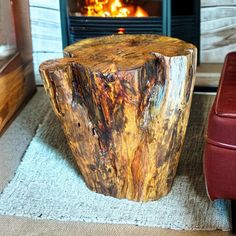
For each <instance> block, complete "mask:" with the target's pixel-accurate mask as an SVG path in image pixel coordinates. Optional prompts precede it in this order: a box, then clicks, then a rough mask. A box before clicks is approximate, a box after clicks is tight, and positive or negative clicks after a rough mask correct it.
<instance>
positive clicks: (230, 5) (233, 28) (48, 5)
mask: <svg viewBox="0 0 236 236" xmlns="http://www.w3.org/2000/svg"><path fill="white" fill-rule="evenodd" d="M29 3H30V17H31V31H32V42H33V58H34V69H35V75H36V82H37V84H41V79H40V78H39V74H38V67H39V64H40V63H41V62H42V61H44V60H47V59H53V58H59V57H62V37H61V24H60V12H59V0H29ZM233 50H234V51H236V0H224V1H219V0H201V63H221V62H223V60H224V57H225V55H226V54H227V53H228V52H229V51H233Z"/></svg>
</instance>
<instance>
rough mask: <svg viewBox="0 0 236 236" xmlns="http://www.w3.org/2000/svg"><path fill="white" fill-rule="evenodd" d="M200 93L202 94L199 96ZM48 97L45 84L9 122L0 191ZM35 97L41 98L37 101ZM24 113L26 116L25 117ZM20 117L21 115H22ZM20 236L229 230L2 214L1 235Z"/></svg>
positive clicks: (220, 235) (210, 234)
mask: <svg viewBox="0 0 236 236" xmlns="http://www.w3.org/2000/svg"><path fill="white" fill-rule="evenodd" d="M198 97H199V96H198ZM205 98H206V99H207V103H212V101H213V96H212V95H209V96H206V95H205ZM45 99H47V98H46V97H45V93H44V91H43V89H42V88H39V89H38V92H37V93H36V95H35V96H34V97H33V99H32V100H31V101H30V102H29V104H28V105H27V106H26V107H25V109H24V110H23V111H22V112H21V113H20V115H19V116H18V117H17V118H16V119H15V120H14V122H13V123H12V124H11V125H10V127H9V128H8V130H7V131H6V132H5V133H4V135H3V136H2V137H1V139H0V150H1V154H0V163H1V165H0V192H1V191H2V190H3V188H4V187H5V186H6V184H7V183H8V182H9V181H10V180H11V178H12V177H13V176H14V172H15V170H16V169H17V167H18V165H19V162H20V160H21V157H22V155H23V153H24V151H25V150H26V148H27V146H28V145H29V143H30V141H31V138H32V137H33V136H34V134H35V130H36V129H37V127H38V125H39V124H40V122H41V121H42V119H43V117H44V114H45V111H46V110H47V109H50V108H49V107H47V106H43V101H44V100H45ZM35 101H39V102H37V103H36V105H35ZM34 110H39V111H40V112H39V113H38V118H37V119H36V120H33V122H32V121H31V123H32V125H30V126H29V125H27V120H25V119H30V117H28V118H27V116H26V114H25V111H27V112H33V111H34ZM22 117H23V119H22ZM20 118H21V119H20ZM2 235H4V236H5V235H7V236H8V235H10V236H21V235H50V236H51V235H63V236H64V235H65V236H70V235H72V236H74V235H80V236H83V235H96V236H106V235H107V236H108V235H109V236H110V235H113V236H129V235H130V236H131V235H141V236H142V235H145V236H154V235H155V236H157V235H158V236H182V235H183V236H226V235H231V233H230V232H222V231H175V230H169V229H160V228H154V227H138V226H134V225H115V224H112V225H111V224H95V223H84V222H61V221H52V220H33V219H28V218H23V217H14V216H0V236H2Z"/></svg>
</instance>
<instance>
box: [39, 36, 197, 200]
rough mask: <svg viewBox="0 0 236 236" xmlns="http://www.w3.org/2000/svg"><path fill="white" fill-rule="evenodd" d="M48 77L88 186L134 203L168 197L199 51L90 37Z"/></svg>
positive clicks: (151, 40) (174, 42) (48, 70)
mask: <svg viewBox="0 0 236 236" xmlns="http://www.w3.org/2000/svg"><path fill="white" fill-rule="evenodd" d="M64 52H65V56H66V57H65V58H63V59H58V60H51V61H46V62H45V63H43V64H41V66H40V72H41V76H42V78H43V80H44V86H45V89H46V91H47V93H48V94H49V96H50V99H51V103H52V106H53V109H54V111H55V113H56V115H57V116H58V118H59V120H60V121H61V124H62V127H63V129H64V132H65V135H66V137H67V140H68V143H69V145H70V148H71V150H72V152H73V155H74V157H75V159H76V162H77V164H78V166H79V169H80V171H81V174H82V176H83V177H84V180H85V182H86V184H87V186H88V187H89V188H90V189H92V190H93V191H96V192H98V193H103V194H105V195H110V196H114V197H117V198H127V199H130V200H134V201H148V200H155V199H158V198H160V197H162V196H164V195H166V194H167V193H168V192H169V191H170V189H171V185H172V183H173V179H174V176H175V173H176V169H177V165H178V161H179V156H180V152H181V148H182V145H183V140H184V135H185V131H186V126H187V122H188V117H189V112H190V104H191V99H192V91H193V86H194V80H195V71H196V58H197V55H196V54H197V52H196V48H195V47H194V46H193V45H192V44H188V43H185V42H183V41H180V40H178V39H174V38H170V37H163V36H158V35H114V36H108V37H101V38H94V39H86V40H83V41H80V42H78V43H75V44H73V45H71V46H69V47H67V48H66V49H65V51H64Z"/></svg>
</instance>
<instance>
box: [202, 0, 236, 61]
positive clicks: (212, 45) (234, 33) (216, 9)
mask: <svg viewBox="0 0 236 236" xmlns="http://www.w3.org/2000/svg"><path fill="white" fill-rule="evenodd" d="M235 48H236V0H226V1H216V0H202V2H201V50H202V51H201V62H202V63H221V62H222V63H223V61H224V58H225V56H226V54H227V53H228V52H230V51H234V50H235Z"/></svg>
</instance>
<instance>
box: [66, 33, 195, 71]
mask: <svg viewBox="0 0 236 236" xmlns="http://www.w3.org/2000/svg"><path fill="white" fill-rule="evenodd" d="M194 48H195V46H194V45H192V44H189V43H186V42H184V41H182V40H179V39H176V38H171V37H166V36H160V35H151V34H149V35H147V34H139V35H128V34H127V35H112V36H106V37H98V38H92V39H85V40H81V41H79V42H77V43H75V44H72V45H70V46H68V47H66V48H65V50H64V53H65V56H69V57H73V58H76V62H77V63H79V64H81V65H83V66H85V67H87V68H89V69H91V70H92V71H95V72H102V73H112V72H116V71H119V70H130V69H135V68H138V67H141V66H143V65H144V64H145V63H146V62H147V61H149V60H151V59H154V58H156V57H158V56H159V55H161V56H167V57H174V56H183V55H188V54H189V53H190V51H192V50H193V49H194Z"/></svg>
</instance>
